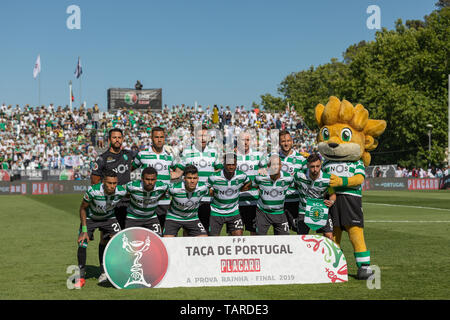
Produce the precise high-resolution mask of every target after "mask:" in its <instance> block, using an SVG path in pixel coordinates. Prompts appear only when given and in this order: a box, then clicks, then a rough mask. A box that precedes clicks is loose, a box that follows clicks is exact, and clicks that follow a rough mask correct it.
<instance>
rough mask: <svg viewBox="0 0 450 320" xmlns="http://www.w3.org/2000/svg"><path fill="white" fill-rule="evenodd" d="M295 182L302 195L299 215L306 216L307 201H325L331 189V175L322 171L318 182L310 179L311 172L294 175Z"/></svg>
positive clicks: (300, 172)
mask: <svg viewBox="0 0 450 320" xmlns="http://www.w3.org/2000/svg"><path fill="white" fill-rule="evenodd" d="M294 182H295V185H296V186H297V189H298V191H299V195H300V205H299V207H298V213H299V214H305V209H306V199H308V198H310V199H324V198H325V195H326V194H327V191H329V190H330V194H331V193H332V192H331V190H332V188H331V187H330V175H329V174H327V173H324V172H322V171H320V174H319V176H318V177H317V179H316V180H312V179H311V178H310V177H309V170H307V171H306V172H303V171H298V172H297V173H296V174H295V175H294Z"/></svg>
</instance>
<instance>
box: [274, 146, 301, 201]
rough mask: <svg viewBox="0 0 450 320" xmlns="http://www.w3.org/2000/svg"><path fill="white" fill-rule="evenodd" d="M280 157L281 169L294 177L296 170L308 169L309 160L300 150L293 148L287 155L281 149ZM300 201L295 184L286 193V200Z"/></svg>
mask: <svg viewBox="0 0 450 320" xmlns="http://www.w3.org/2000/svg"><path fill="white" fill-rule="evenodd" d="M279 155H280V159H281V170H282V171H284V172H287V173H289V174H290V175H291V176H292V177H293V176H294V175H295V173H296V172H299V171H302V170H306V169H307V166H306V164H307V161H306V159H305V157H303V156H302V155H301V154H300V153H299V152H297V151H295V150H293V149H292V150H291V154H290V155H288V156H285V155H284V154H283V152H282V151H281V150H280V153H279ZM296 201H299V193H298V191H297V189H296V188H295V186H292V187H290V188H289V190H288V191H287V193H286V202H296Z"/></svg>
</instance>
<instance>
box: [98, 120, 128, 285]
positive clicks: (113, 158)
mask: <svg viewBox="0 0 450 320" xmlns="http://www.w3.org/2000/svg"><path fill="white" fill-rule="evenodd" d="M108 142H109V148H108V150H107V151H106V152H104V153H102V154H101V155H100V156H98V158H97V159H96V160H95V162H94V163H93V166H92V172H91V184H92V185H95V184H98V183H100V181H101V180H102V178H103V177H104V174H105V172H107V171H114V172H115V173H116V174H117V180H118V184H119V185H124V184H126V183H128V182H130V180H131V176H130V172H131V171H130V169H131V163H132V161H133V158H134V153H133V152H132V151H131V150H126V149H123V147H122V144H123V132H122V130H121V129H119V128H113V129H111V130H110V131H109V133H108ZM129 203H130V198H129V197H124V198H122V200H121V201H120V203H119V204H117V206H116V207H115V209H114V212H115V216H116V218H117V221H118V222H119V225H120V228H121V229H124V228H125V219H126V216H127V208H128V205H129ZM103 238H104V237H103V235H102V236H101V238H100V242H99V251H104V250H105V248H106V241H104V239H103ZM100 263H101V261H100ZM106 280H107V278H106V276H104V277H101V278H99V282H103V281H106Z"/></svg>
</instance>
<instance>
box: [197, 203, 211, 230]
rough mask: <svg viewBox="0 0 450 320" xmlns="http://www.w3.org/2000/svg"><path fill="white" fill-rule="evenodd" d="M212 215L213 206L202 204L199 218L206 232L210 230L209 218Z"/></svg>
mask: <svg viewBox="0 0 450 320" xmlns="http://www.w3.org/2000/svg"><path fill="white" fill-rule="evenodd" d="M210 215H211V204H210V203H209V202H202V203H201V204H200V207H199V208H198V218H199V219H200V222H201V223H202V224H203V226H204V227H205V228H206V230H208V229H209V216H210Z"/></svg>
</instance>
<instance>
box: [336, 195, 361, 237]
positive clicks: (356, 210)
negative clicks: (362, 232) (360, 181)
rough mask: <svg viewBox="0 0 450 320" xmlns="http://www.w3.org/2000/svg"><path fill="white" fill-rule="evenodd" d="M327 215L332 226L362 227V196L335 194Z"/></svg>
mask: <svg viewBox="0 0 450 320" xmlns="http://www.w3.org/2000/svg"><path fill="white" fill-rule="evenodd" d="M328 214H329V215H331V219H332V220H333V225H334V227H339V228H341V229H343V230H345V228H344V227H345V226H358V227H361V228H364V217H363V210H362V198H361V197H357V196H350V195H347V194H336V202H335V203H334V205H333V206H332V207H331V208H330V210H329V212H328Z"/></svg>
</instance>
